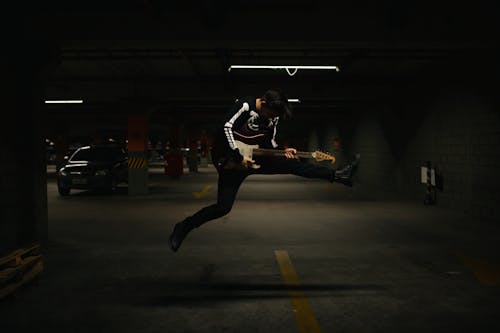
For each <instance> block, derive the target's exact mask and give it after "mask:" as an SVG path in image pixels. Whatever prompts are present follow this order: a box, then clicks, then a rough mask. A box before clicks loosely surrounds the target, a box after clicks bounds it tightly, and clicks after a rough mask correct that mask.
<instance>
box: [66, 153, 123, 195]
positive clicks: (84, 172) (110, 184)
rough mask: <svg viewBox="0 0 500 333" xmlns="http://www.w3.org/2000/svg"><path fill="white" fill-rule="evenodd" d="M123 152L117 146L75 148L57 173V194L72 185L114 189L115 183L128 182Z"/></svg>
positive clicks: (80, 187)
mask: <svg viewBox="0 0 500 333" xmlns="http://www.w3.org/2000/svg"><path fill="white" fill-rule="evenodd" d="M127 160H128V156H127V152H126V151H125V149H123V148H121V147H118V146H86V147H81V148H78V150H76V151H75V152H74V153H73V154H72V155H71V157H70V158H69V159H67V161H66V164H65V165H64V166H63V167H62V168H61V169H59V171H58V172H57V189H58V191H59V194H60V195H63V196H65V195H69V193H70V191H71V189H72V188H75V189H81V190H87V189H102V190H108V191H110V192H115V191H116V186H117V185H118V184H119V183H122V182H127V181H128V166H127Z"/></svg>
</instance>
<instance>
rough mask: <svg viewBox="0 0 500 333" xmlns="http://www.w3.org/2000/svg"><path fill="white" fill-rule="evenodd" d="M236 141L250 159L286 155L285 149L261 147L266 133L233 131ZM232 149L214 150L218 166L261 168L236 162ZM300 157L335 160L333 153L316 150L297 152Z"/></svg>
mask: <svg viewBox="0 0 500 333" xmlns="http://www.w3.org/2000/svg"><path fill="white" fill-rule="evenodd" d="M233 135H234V139H235V140H234V141H235V143H236V148H238V151H239V152H240V154H241V156H243V157H246V158H248V159H252V160H253V157H254V155H267V156H284V154H285V151H284V150H277V149H261V148H260V147H259V145H260V144H261V143H262V142H263V140H264V139H266V135H265V134H257V135H255V136H245V135H242V134H240V133H238V132H236V131H234V132H233ZM231 153H232V152H231V151H229V147H228V148H226V149H225V150H224V151H221V150H219V149H213V150H212V157H213V160H214V162H215V163H217V168H218V169H219V168H221V169H224V170H242V171H248V169H259V168H260V165H258V164H255V163H254V164H250V165H249V166H248V168H246V167H245V166H243V165H242V164H241V163H240V162H236V161H234V160H233V159H232V158H231V156H232V155H231ZM297 156H298V157H303V158H314V159H315V160H317V161H324V160H327V161H332V163H334V162H335V157H333V156H332V155H329V154H326V153H323V152H319V151H315V152H297Z"/></svg>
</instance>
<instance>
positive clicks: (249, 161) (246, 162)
mask: <svg viewBox="0 0 500 333" xmlns="http://www.w3.org/2000/svg"><path fill="white" fill-rule="evenodd" d="M254 163H255V161H254V160H252V159H251V158H248V157H246V156H243V160H241V164H242V165H243V166H244V167H245V168H248V167H249V166H250V165H251V164H254Z"/></svg>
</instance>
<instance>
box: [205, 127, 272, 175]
mask: <svg viewBox="0 0 500 333" xmlns="http://www.w3.org/2000/svg"><path fill="white" fill-rule="evenodd" d="M233 136H234V141H235V143H236V147H237V148H238V151H239V152H240V154H241V156H245V157H247V158H250V159H253V150H254V149H258V148H259V145H261V144H262V142H263V140H265V139H266V138H267V135H265V134H257V135H253V136H246V135H243V134H240V133H238V132H237V131H233ZM220 146H223V147H226V145H225V144H222V143H221V144H220V145H216V146H215V147H214V149H213V150H212V158H213V161H214V163H217V167H218V168H219V167H220V168H222V169H224V170H241V171H247V170H248V168H252V169H258V168H260V165H257V164H252V165H250V166H249V167H248V168H246V167H245V166H243V165H242V164H241V163H240V162H236V161H234V160H233V158H232V157H231V153H232V152H231V151H230V150H229V147H227V148H225V149H221V147H220Z"/></svg>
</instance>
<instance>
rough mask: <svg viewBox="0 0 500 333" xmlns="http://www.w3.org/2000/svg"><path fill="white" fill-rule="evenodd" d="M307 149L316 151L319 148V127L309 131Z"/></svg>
mask: <svg viewBox="0 0 500 333" xmlns="http://www.w3.org/2000/svg"><path fill="white" fill-rule="evenodd" d="M307 149H308V150H309V151H315V150H318V149H319V138H318V131H317V129H313V130H311V131H310V132H309V140H308V141H307Z"/></svg>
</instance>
